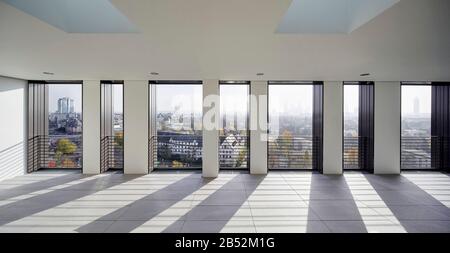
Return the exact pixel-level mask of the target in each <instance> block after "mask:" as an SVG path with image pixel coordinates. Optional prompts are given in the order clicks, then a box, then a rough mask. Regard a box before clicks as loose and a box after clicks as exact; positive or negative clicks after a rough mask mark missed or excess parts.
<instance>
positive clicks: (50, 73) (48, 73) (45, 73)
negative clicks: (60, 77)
mask: <svg viewBox="0 0 450 253" xmlns="http://www.w3.org/2000/svg"><path fill="white" fill-rule="evenodd" d="M42 74H44V75H54V74H55V73H52V72H47V71H45V72H42Z"/></svg>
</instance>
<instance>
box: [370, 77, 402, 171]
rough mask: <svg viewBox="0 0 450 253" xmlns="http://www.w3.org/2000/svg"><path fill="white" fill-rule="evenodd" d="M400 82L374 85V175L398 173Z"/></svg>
mask: <svg viewBox="0 0 450 253" xmlns="http://www.w3.org/2000/svg"><path fill="white" fill-rule="evenodd" d="M400 96H401V85H400V82H376V83H375V129H374V130H375V133H374V137H375V143H374V145H375V147H374V148H375V149H374V155H375V156H374V159H375V164H374V172H375V174H399V173H400V127H401V119H400V117H401V115H400V113H401V112H400V109H401V102H400V101H401V100H400Z"/></svg>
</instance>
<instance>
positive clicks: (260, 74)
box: [256, 72, 264, 76]
mask: <svg viewBox="0 0 450 253" xmlns="http://www.w3.org/2000/svg"><path fill="white" fill-rule="evenodd" d="M256 75H257V76H263V75H264V73H262V72H260V73H256Z"/></svg>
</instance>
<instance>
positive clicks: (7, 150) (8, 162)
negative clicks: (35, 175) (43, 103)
mask: <svg viewBox="0 0 450 253" xmlns="http://www.w3.org/2000/svg"><path fill="white" fill-rule="evenodd" d="M27 90H28V89H27V82H26V81H24V80H18V79H12V78H6V77H1V76H0V181H1V180H4V179H7V178H11V177H14V176H18V175H23V174H25V173H26V143H27V134H26V129H27V127H26V126H27V99H26V98H27V96H26V94H27Z"/></svg>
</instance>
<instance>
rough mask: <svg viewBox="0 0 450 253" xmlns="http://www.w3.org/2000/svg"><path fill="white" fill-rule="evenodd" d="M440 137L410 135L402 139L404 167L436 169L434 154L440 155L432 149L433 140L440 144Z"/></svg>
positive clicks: (402, 164)
mask: <svg viewBox="0 0 450 253" xmlns="http://www.w3.org/2000/svg"><path fill="white" fill-rule="evenodd" d="M440 141H441V140H440V138H438V137H410V136H402V139H401V153H402V156H401V168H402V169H434V166H433V163H432V156H434V155H438V152H437V151H433V150H432V142H434V143H436V144H438V143H439V142H440Z"/></svg>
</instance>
